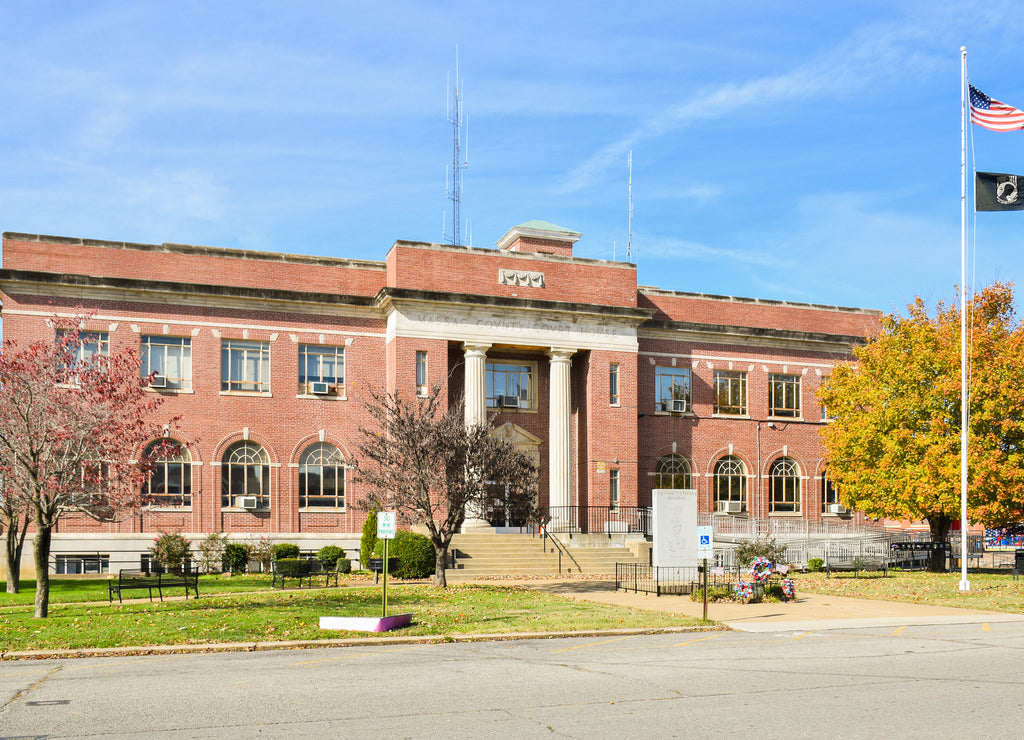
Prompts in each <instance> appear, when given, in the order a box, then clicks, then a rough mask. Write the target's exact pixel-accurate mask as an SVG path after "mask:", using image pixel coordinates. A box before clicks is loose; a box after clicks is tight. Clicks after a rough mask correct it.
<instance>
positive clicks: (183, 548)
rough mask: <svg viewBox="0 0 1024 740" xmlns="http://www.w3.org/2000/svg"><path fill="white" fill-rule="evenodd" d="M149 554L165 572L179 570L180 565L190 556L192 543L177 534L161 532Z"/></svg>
mask: <svg viewBox="0 0 1024 740" xmlns="http://www.w3.org/2000/svg"><path fill="white" fill-rule="evenodd" d="M149 553H150V555H152V557H153V560H155V561H156V562H157V563H159V564H160V565H162V566H163V567H164V568H166V569H167V570H181V565H182V563H184V562H185V561H186V560H187V559H188V558H189V556H190V555H191V554H192V542H191V541H190V540H187V539H185V537H184V535H182V534H179V533H178V532H161V533H160V536H159V537H157V538H156V539H155V540H154V541H153V546H152V547H151V548H149Z"/></svg>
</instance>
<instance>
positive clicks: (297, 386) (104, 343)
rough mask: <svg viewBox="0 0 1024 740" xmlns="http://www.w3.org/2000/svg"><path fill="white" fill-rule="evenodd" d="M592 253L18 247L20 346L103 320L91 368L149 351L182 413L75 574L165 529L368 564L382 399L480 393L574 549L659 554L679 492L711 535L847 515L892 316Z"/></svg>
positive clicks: (137, 550)
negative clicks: (843, 427) (374, 399)
mask: <svg viewBox="0 0 1024 740" xmlns="http://www.w3.org/2000/svg"><path fill="white" fill-rule="evenodd" d="M579 237H580V234H578V233H575V232H572V231H568V230H566V229H562V228H560V227H556V226H553V225H551V224H548V223H544V222H529V223H526V224H523V225H521V226H517V227H514V228H512V229H511V230H509V232H508V233H507V234H505V235H504V236H503V237H502V238H501V239H500V240H499V241H498V244H497V246H498V248H497V249H480V248H475V247H455V246H447V245H439V244H428V243H419V242H407V241H398V242H396V243H395V244H394V245H393V246H392V247H391V249H390V250H389V251H388V252H387V255H386V257H385V259H384V261H383V262H369V261H358V260H346V259H334V258H325V257H308V256H301V255H288V254H274V253H266V252H252V251H241V250H233V249H218V248H212V247H198V246H188V245H182V244H161V245H149V244H129V243H122V242H111V241H96V240H90V239H78V238H66V237H54V236H39V235H31V234H18V233H5V234H4V235H3V269H2V271H0V293H2V301H3V304H2V317H3V331H4V336H5V337H7V338H11V339H16V340H18V341H19V342H29V341H31V340H33V339H36V338H38V337H43V336H47V335H50V334H52V332H53V329H52V328H51V327H50V325H49V324H48V323H47V320H48V319H49V318H51V317H52V316H53V315H54V314H63V315H73V314H76V313H80V312H81V311H82V310H83V309H84V310H85V311H87V312H90V313H91V314H92V318H91V320H90V321H89V324H88V326H87V327H86V328H87V330H88V331H89V332H90V333H91V334H92V335H93V336H92V339H93V340H94V341H92V342H91V343H90V345H89V349H88V351H96V352H116V351H117V350H119V349H121V348H123V347H133V348H135V349H137V350H139V351H140V352H141V353H142V355H143V357H144V359H145V363H144V367H143V369H142V372H143V374H145V375H148V374H149V373H151V372H153V373H156V376H155V380H154V382H153V384H152V392H153V393H159V394H161V395H163V396H164V397H165V399H166V401H165V403H164V405H163V406H162V408H161V413H164V414H166V415H167V416H168V417H169V416H171V415H176V414H180V415H182V421H181V424H180V427H181V428H180V431H179V432H176V433H174V436H176V437H177V438H178V439H179V440H180V441H181V442H182V443H184V452H183V454H182V455H181V456H180V457H178V458H176V459H173V460H167V461H165V463H163V464H162V465H161V466H160V468H159V470H158V472H157V474H156V476H155V477H154V480H153V482H152V484H151V490H150V491H149V492H148V493H150V494H151V495H152V496H153V499H152V500H153V502H154V503H153V505H151V506H148V507H146V508H145V509H143V510H142V511H141V513H139V514H138V515H137V516H133V517H132V518H129V519H127V520H125V521H123V522H119V523H116V524H97V523H95V522H93V521H92V520H90V519H88V518H86V517H84V516H79V515H72V516H68V517H66V518H64V519H63V520H62V521H61V523H60V525H59V527H58V529H57V532H56V535H55V538H54V543H53V544H54V563H53V566H54V568H55V569H56V570H57V571H58V572H75V571H77V570H81V569H89V570H94V569H95V568H96V567H99V568H100V569H104V570H105V569H106V568H107V567H109V569H110V570H111V571H116V570H117V568H118V567H138V564H139V558H140V556H141V555H142V554H143V553H145V552H146V550H147V548H148V547H149V545H150V544H151V542H152V538H153V535H154V533H156V532H158V531H160V530H166V531H181V532H184V533H186V534H187V535H189V536H191V537H193V538H194V539H196V538H200V537H201V536H202V535H203V534H205V533H208V532H225V533H227V534H228V535H230V536H231V537H232V538H237V539H244V538H246V537H249V536H251V535H257V536H266V537H269V538H271V539H273V540H276V541H289V542H297V543H299V545H300V547H301V548H302V549H303V550H304V551H309V550H316V549H318V548H319V547H321V546H322V545H324V544H328V543H331V544H343V545H344V546H346V547H348V548H355V547H356V546H357V543H358V539H359V535H360V528H361V526H362V523H363V520H364V513H363V512H362V510H361V509H360V507H359V506H358V503H359V501H360V499H361V498H362V497H363V496H364V491H363V490H361V488H360V486H359V484H358V483H357V482H356V481H355V480H353V476H352V474H351V471H350V469H349V467H348V462H349V461H350V460H351V459H352V456H353V454H354V453H355V450H356V446H357V444H358V440H359V433H358V431H357V430H358V428H359V427H360V425H363V426H367V425H369V424H370V421H369V419H368V416H367V414H366V412H365V410H364V409H363V407H362V405H361V402H362V401H363V400H365V399H366V397H367V391H368V389H370V388H386V389H388V390H397V391H399V392H400V393H401V394H403V395H405V396H408V397H411V396H413V395H415V394H417V393H419V394H424V393H427V392H428V390H429V389H430V388H431V387H433V386H435V385H437V384H440V385H441V386H443V388H444V390H443V393H444V395H445V397H446V398H447V399H449V401H455V400H456V399H458V398H461V397H462V396H463V395H464V396H465V399H466V413H467V415H469V416H471V417H472V418H476V419H483V418H485V417H493V419H494V426H495V427H496V428H497V430H498V432H497V433H500V434H504V435H507V436H508V437H509V438H510V439H512V440H513V441H515V443H516V444H517V445H519V446H520V447H521V448H522V449H524V450H526V451H528V452H530V453H531V454H533V455H535V457H536V459H537V461H538V462H539V465H540V491H539V497H540V504H541V505H542V506H543V507H546V508H547V510H548V513H549V515H550V517H551V520H552V521H553V522H565V523H567V524H568V526H570V527H572V528H574V529H575V531H582V532H587V531H601V532H639V533H642V532H643V530H644V524H643V522H644V521H645V511H646V509H645V507H649V506H650V503H651V491H652V489H654V488H671V487H692V488H695V489H697V491H698V492H699V501H700V508H701V511H703V512H721V513H723V514H731V515H735V516H741V517H747V516H749V517H756V518H760V519H765V518H773V517H784V518H800V519H805V520H821V519H823V518H831V517H847V516H848V515H845V514H844V513H842V512H840V511H839V510H838V509H837V508H836V507H834V506H830V505H831V504H836V503H837V501H836V499H835V494H834V491H833V490H832V489H831V486H830V485H829V484H828V475H827V470H826V469H825V467H824V464H823V450H822V447H821V444H820V441H819V432H820V427H821V425H822V424H823V423H825V422H824V417H825V412H824V410H823V409H822V408H821V406H820V405H819V403H818V401H817V399H816V395H815V392H816V390H817V388H818V385H819V384H820V383H821V382H822V379H823V378H824V377H826V376H827V375H828V374H829V372H830V370H831V368H832V367H833V366H834V365H835V364H836V363H838V362H843V361H848V360H849V359H850V357H851V354H850V353H851V349H852V347H853V346H855V345H856V344H858V343H860V342H862V341H863V339H864V337H865V336H867V335H869V334H870V333H872V332H873V331H875V330H876V328H877V326H878V321H879V314H878V312H876V311H869V310H862V309H855V308H840V307H833V306H819V305H806V304H795V303H788V302H781V301H768V300H758V299H750V298H735V297H728V296H715V295H703V294H699V293H684V292H676V291H671V290H663V289H660V288H649V287H645V286H638V285H637V273H636V266H635V265H632V264H629V263H624V262H613V261H606V260H595V259H583V258H579V257H574V256H573V245H574V244H575V242H576V241H577V240H578V239H579ZM482 516H483V518H484V519H486V520H487V521H479V520H478V521H475V522H472V523H473V524H476V525H478V526H505V525H507V524H516V522H507V521H505V520H504V516H503V514H502V513H501V507H500V506H496V507H495V508H494V509H493V510H489V511H486V512H482ZM115 563H120V565H116V564H115ZM97 564H99V565H97Z"/></svg>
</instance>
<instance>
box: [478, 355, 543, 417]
mask: <svg viewBox="0 0 1024 740" xmlns="http://www.w3.org/2000/svg"><path fill="white" fill-rule="evenodd" d="M535 367H536V366H535V365H534V363H532V362H530V363H521V362H507V361H496V362H488V363H487V408H492V409H493V408H520V409H532V408H535V404H534V390H533V376H534V369H535Z"/></svg>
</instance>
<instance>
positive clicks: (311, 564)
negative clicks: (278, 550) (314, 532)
mask: <svg viewBox="0 0 1024 740" xmlns="http://www.w3.org/2000/svg"><path fill="white" fill-rule="evenodd" d="M316 576H324V586H325V587H326V586H330V585H331V583H332V581H333V584H334V585H335V586H337V585H338V569H337V568H325V567H324V566H323V564H322V563H321V562H320V561H319V560H291V559H289V560H278V561H277V562H275V563H274V576H273V578H272V579H271V587H272V588H277V587H278V586H280V587H281V588H284V587H285V583H286V581H287V580H288V579H289V578H293V579H295V580H297V581H298V582H299V588H302V581H303V580H305V581H306V585H307V586H312V585H313V578H314V577H316Z"/></svg>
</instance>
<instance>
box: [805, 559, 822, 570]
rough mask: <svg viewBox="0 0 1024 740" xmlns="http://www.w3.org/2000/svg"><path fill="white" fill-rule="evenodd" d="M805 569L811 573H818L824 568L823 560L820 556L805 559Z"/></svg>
mask: <svg viewBox="0 0 1024 740" xmlns="http://www.w3.org/2000/svg"><path fill="white" fill-rule="evenodd" d="M807 570H809V571H811V573H820V572H821V571H823V570H825V561H824V560H822V559H821V558H811V559H809V560H808V561H807Z"/></svg>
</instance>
